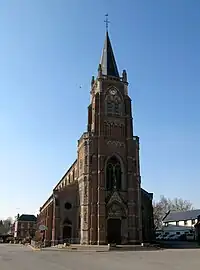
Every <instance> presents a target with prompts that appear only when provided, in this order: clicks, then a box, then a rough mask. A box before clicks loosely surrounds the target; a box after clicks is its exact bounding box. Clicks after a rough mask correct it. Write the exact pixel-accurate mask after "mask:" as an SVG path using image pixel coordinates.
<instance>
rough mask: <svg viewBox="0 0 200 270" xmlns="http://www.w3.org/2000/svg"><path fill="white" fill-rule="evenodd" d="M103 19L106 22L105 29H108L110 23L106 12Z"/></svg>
mask: <svg viewBox="0 0 200 270" xmlns="http://www.w3.org/2000/svg"><path fill="white" fill-rule="evenodd" d="M105 18H106V19H105V20H104V22H105V24H106V31H108V24H109V23H110V21H109V20H108V14H106V15H105Z"/></svg>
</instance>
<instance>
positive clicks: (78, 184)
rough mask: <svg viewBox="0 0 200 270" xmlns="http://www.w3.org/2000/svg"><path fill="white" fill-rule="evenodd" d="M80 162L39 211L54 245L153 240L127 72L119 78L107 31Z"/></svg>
mask: <svg viewBox="0 0 200 270" xmlns="http://www.w3.org/2000/svg"><path fill="white" fill-rule="evenodd" d="M77 148H78V149H77V150H78V151H77V159H76V160H75V161H74V163H73V164H72V165H71V167H70V168H69V170H68V171H67V172H66V174H65V175H64V176H63V177H62V179H61V180H60V181H59V183H58V184H57V185H56V187H55V188H54V189H53V192H52V195H51V196H50V198H49V199H48V200H47V201H46V202H45V203H44V205H43V206H42V207H41V208H40V213H39V215H38V222H37V223H38V224H37V226H38V228H39V225H45V226H47V227H48V230H47V231H45V239H46V240H47V241H49V243H51V244H52V245H54V244H56V243H58V241H60V242H67V241H68V240H69V239H70V241H72V242H74V243H80V244H107V243H117V244H128V243H129V244H130V243H133V244H134V243H141V242H142V241H148V242H149V241H151V240H152V237H153V208H152V199H153V194H152V193H148V192H147V191H145V190H143V189H142V188H141V176H140V162H139V137H138V136H135V135H134V133H133V118H132V109H131V98H130V97H129V95H128V80H127V73H126V71H125V70H123V72H122V76H120V74H119V72H118V68H117V65H116V61H115V57H114V53H113V50H112V46H111V42H110V38H109V34H108V32H106V37H105V43H104V48H103V53H102V57H101V60H100V64H99V66H98V74H97V77H96V78H95V77H94V76H93V77H92V80H91V89H90V104H89V106H88V123H87V132H84V133H83V134H82V136H81V137H80V139H79V140H78V146H77Z"/></svg>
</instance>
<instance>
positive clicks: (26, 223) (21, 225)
mask: <svg viewBox="0 0 200 270" xmlns="http://www.w3.org/2000/svg"><path fill="white" fill-rule="evenodd" d="M36 224H37V218H36V216H34V215H27V214H23V215H19V214H18V215H17V218H16V221H15V222H14V237H15V238H17V239H24V238H26V237H31V238H32V237H34V235H35V232H36Z"/></svg>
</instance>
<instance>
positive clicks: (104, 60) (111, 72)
mask: <svg viewBox="0 0 200 270" xmlns="http://www.w3.org/2000/svg"><path fill="white" fill-rule="evenodd" d="M100 64H101V69H102V74H103V75H107V76H113V77H119V72H118V69H117V64H116V61H115V57H114V53H113V50H112V46H111V42H110V38H109V35H108V31H106V39H105V42H104V48H103V52H102V56H101V62H100Z"/></svg>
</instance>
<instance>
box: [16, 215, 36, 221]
mask: <svg viewBox="0 0 200 270" xmlns="http://www.w3.org/2000/svg"><path fill="white" fill-rule="evenodd" d="M17 220H18V221H33V222H36V221H37V218H36V216H34V215H26V214H23V215H21V216H19V217H18V219H17Z"/></svg>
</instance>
